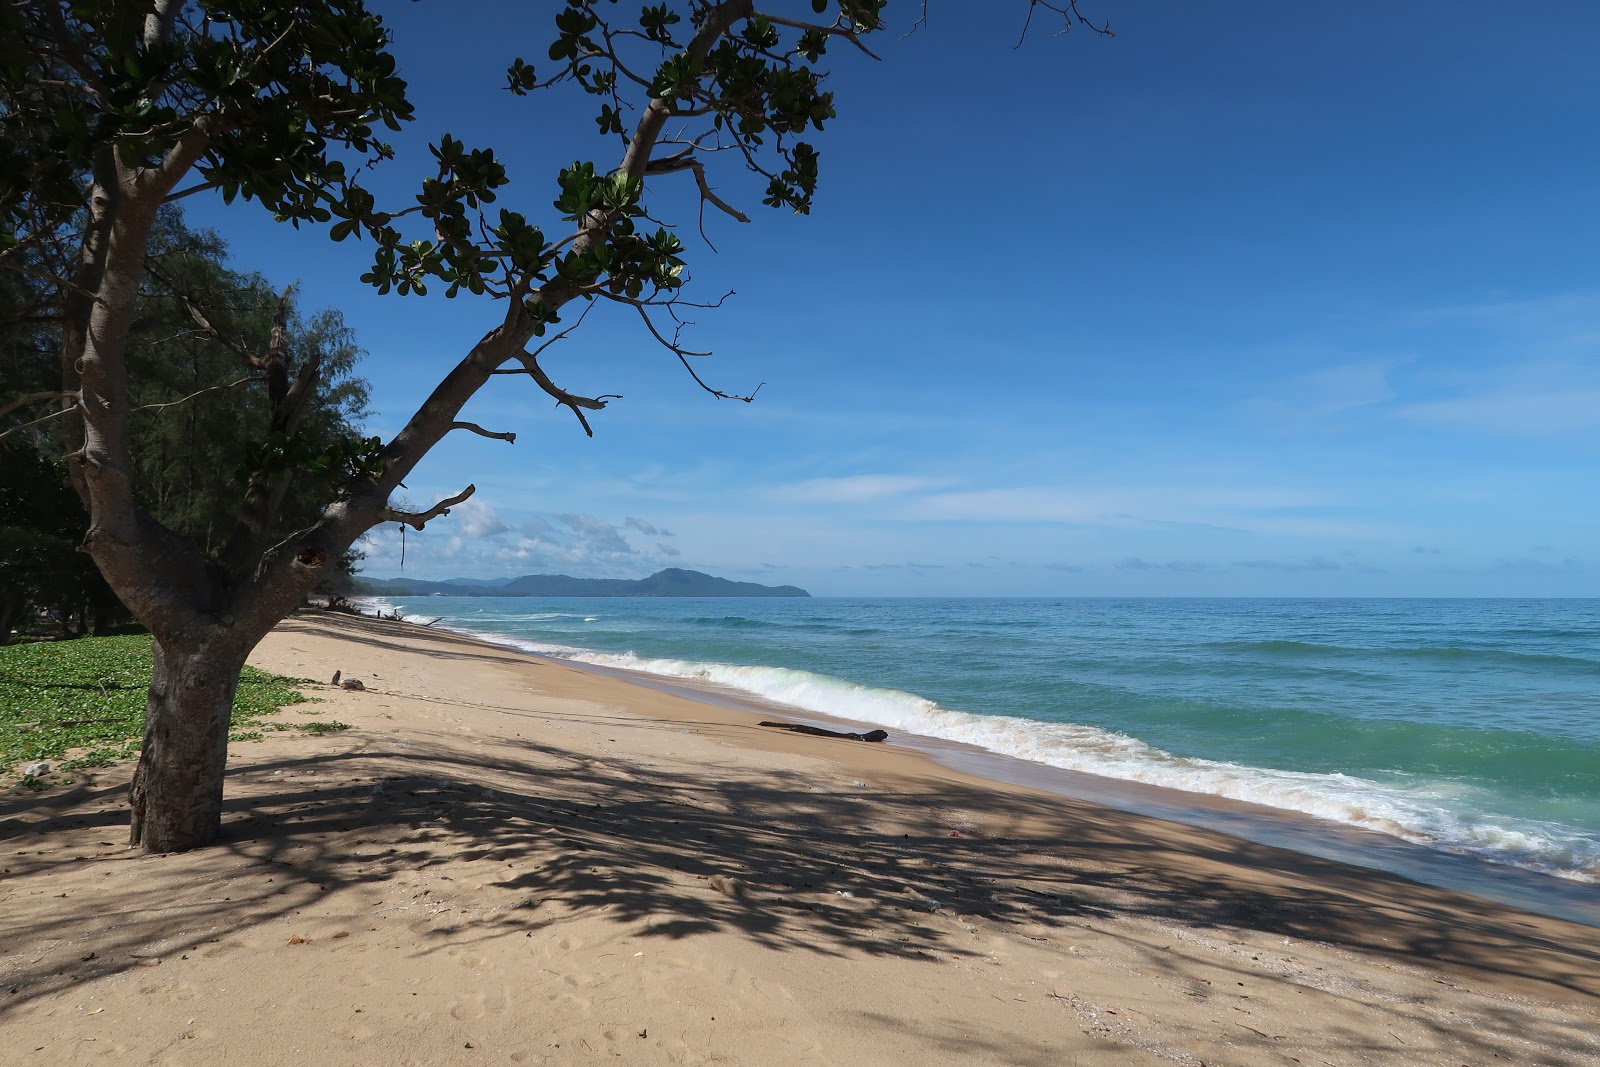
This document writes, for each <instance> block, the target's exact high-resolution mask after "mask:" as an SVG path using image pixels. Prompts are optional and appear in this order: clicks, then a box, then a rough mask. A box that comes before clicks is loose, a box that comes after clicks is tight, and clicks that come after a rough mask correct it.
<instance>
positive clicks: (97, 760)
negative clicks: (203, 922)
mask: <svg viewBox="0 0 1600 1067" xmlns="http://www.w3.org/2000/svg"><path fill="white" fill-rule="evenodd" d="M151 643H152V642H151V638H150V635H149V634H123V635H118V636H114V637H86V638H83V639H81V640H77V641H38V642H31V643H27V644H19V645H13V646H11V647H10V648H6V649H3V650H0V772H4V773H6V774H8V775H9V774H15V773H19V772H20V771H21V769H22V768H23V767H25V766H27V765H31V764H34V763H37V762H40V761H55V764H54V768H53V769H54V770H58V771H71V770H77V769H81V768H89V767H106V766H110V765H111V764H113V763H117V762H120V761H122V760H126V759H131V758H132V757H133V756H135V755H137V754H138V751H139V742H140V739H141V738H142V737H143V736H144V726H145V706H146V702H147V693H148V690H149V687H150V661H151ZM306 684H308V683H307V681H306V680H305V679H302V678H286V677H284V676H282V675H276V674H268V673H266V672H265V671H259V670H256V669H255V668H253V667H245V668H244V670H243V671H241V672H240V676H239V686H238V690H237V693H236V695H235V698H234V706H233V716H232V720H231V723H232V726H231V731H230V735H231V736H230V739H231V740H234V741H243V740H254V739H259V738H261V737H263V736H265V733H264V731H269V730H272V731H281V730H298V731H301V732H305V733H310V734H315V735H319V736H320V735H321V734H324V733H328V732H330V731H336V730H340V729H346V728H347V727H346V726H345V725H344V724H343V723H340V722H337V721H335V720H333V719H325V718H312V719H294V720H287V721H279V720H274V719H270V718H269V717H270V716H273V715H275V714H276V713H277V712H278V711H280V710H281V709H283V708H285V707H288V706H289V705H292V704H301V703H304V702H305V701H306V697H305V696H304V695H302V694H301V692H300V691H299V689H298V688H297V687H298V686H302V685H306ZM29 784H30V787H33V786H37V785H41V784H45V783H44V782H43V781H41V780H37V779H36V780H35V781H34V782H31V783H29Z"/></svg>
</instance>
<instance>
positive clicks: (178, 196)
mask: <svg viewBox="0 0 1600 1067" xmlns="http://www.w3.org/2000/svg"><path fill="white" fill-rule="evenodd" d="M220 184H221V183H220V182H201V183H199V184H198V185H191V186H189V188H187V189H180V190H179V191H178V192H176V193H168V194H167V198H166V199H165V200H164V201H162V203H165V204H170V203H172V202H173V201H174V200H182V199H183V198H184V197H186V196H193V195H194V194H195V193H203V192H206V191H207V190H210V189H215V188H217V186H219V185H220Z"/></svg>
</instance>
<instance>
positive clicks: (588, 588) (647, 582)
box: [356, 567, 811, 597]
mask: <svg viewBox="0 0 1600 1067" xmlns="http://www.w3.org/2000/svg"><path fill="white" fill-rule="evenodd" d="M356 592H357V593H358V594H366V595H368V596H432V595H433V594H435V593H437V594H439V595H441V596H806V597H808V596H810V595H811V594H810V593H808V592H806V591H805V590H804V589H801V588H800V587H798V586H793V585H758V584H756V583H755V582H735V581H731V580H729V579H727V578H718V577H716V576H714V575H710V574H702V573H701V572H700V571H687V570H684V569H682V568H681V567H668V568H667V569H666V570H664V571H657V572H656V573H654V574H652V575H651V576H650V577H648V578H632V579H630V578H572V577H569V576H568V575H565V574H524V575H523V576H522V577H520V578H487V579H486V578H450V579H448V580H446V581H442V582H425V581H422V580H420V579H414V578H362V579H359V580H358V581H357V582H356Z"/></svg>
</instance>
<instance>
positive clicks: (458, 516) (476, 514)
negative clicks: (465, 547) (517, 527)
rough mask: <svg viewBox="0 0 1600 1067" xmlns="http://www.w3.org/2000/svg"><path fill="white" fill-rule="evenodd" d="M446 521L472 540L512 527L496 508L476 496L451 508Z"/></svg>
mask: <svg viewBox="0 0 1600 1067" xmlns="http://www.w3.org/2000/svg"><path fill="white" fill-rule="evenodd" d="M446 521H447V522H449V523H450V524H451V525H452V526H453V528H454V532H455V533H456V534H458V535H459V536H461V537H465V538H469V539H471V540H477V539H479V538H483V537H493V536H494V535H495V534H499V533H504V532H505V531H507V530H509V529H510V528H511V527H509V526H507V525H506V521H505V520H504V519H502V518H501V517H500V516H499V514H498V513H497V512H496V511H495V510H494V508H492V507H490V506H489V505H488V504H485V503H484V502H483V501H481V500H478V499H477V498H475V497H471V498H468V499H466V500H464V501H462V502H461V503H459V504H457V505H456V506H455V507H453V508H451V509H450V517H449V519H447V520H446Z"/></svg>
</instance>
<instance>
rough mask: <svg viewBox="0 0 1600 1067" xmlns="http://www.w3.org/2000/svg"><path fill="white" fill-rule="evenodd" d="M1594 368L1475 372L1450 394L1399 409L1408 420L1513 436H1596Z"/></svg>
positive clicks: (1599, 400) (1598, 380) (1599, 381)
mask: <svg viewBox="0 0 1600 1067" xmlns="http://www.w3.org/2000/svg"><path fill="white" fill-rule="evenodd" d="M1597 411H1600V370H1597V369H1596V368H1595V367H1594V366H1593V365H1592V364H1591V365H1579V364H1567V363H1542V364H1535V365H1531V366H1521V367H1507V368H1501V369H1499V370H1497V371H1494V372H1491V373H1489V374H1486V375H1482V376H1480V377H1479V378H1478V379H1477V380H1475V381H1473V382H1470V383H1468V384H1466V386H1465V387H1464V388H1461V390H1460V391H1459V392H1458V393H1457V394H1456V395H1454V396H1446V397H1442V398H1440V399H1436V400H1430V401H1425V402H1423V403H1416V404H1408V405H1405V406H1403V407H1401V408H1400V409H1399V411H1398V414H1399V415H1400V416H1401V417H1402V418H1405V419H1409V420H1412V421H1414V422H1420V423H1426V424H1431V425H1434V426H1443V427H1448V428H1451V429H1457V430H1468V431H1477V432H1482V433H1493V434H1510V435H1515V436H1539V437H1545V436H1566V435H1570V434H1590V435H1596V433H1597V428H1600V419H1597V417H1596V412H1597Z"/></svg>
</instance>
